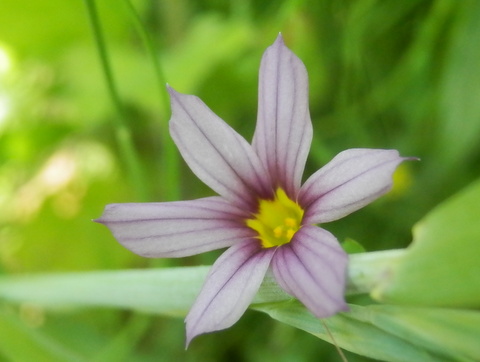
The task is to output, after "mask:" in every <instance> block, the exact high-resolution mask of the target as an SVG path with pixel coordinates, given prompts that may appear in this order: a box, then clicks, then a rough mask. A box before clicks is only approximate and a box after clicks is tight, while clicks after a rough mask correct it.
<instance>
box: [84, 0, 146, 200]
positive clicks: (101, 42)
mask: <svg viewBox="0 0 480 362" xmlns="http://www.w3.org/2000/svg"><path fill="white" fill-rule="evenodd" d="M84 2H85V6H86V8H87V13H88V17H89V20H90V26H91V28H92V32H93V36H94V39H95V43H96V46H97V50H98V55H99V57H100V63H101V66H102V71H103V74H104V75H105V82H106V85H107V89H108V93H109V96H110V99H111V101H112V103H113V106H114V108H115V110H116V111H117V117H112V119H113V121H114V122H115V123H114V128H115V136H116V138H117V142H118V145H119V147H120V151H121V154H122V155H121V156H122V158H123V160H124V162H125V164H126V167H127V170H128V176H129V177H130V181H131V183H132V184H133V187H134V189H135V191H136V193H137V197H138V199H139V201H147V200H148V199H149V197H148V195H149V192H148V190H147V184H146V181H145V176H144V173H143V170H142V167H141V165H140V161H139V159H138V155H137V152H136V151H135V148H134V146H133V142H132V136H131V133H130V130H129V128H128V118H127V114H126V111H125V107H124V105H123V103H122V101H121V99H120V95H119V93H118V90H117V86H116V83H115V79H114V77H113V72H112V67H111V64H110V59H109V56H108V51H107V46H106V43H105V39H104V36H103V30H102V27H101V24H100V18H99V16H98V11H97V7H96V5H95V0H84Z"/></svg>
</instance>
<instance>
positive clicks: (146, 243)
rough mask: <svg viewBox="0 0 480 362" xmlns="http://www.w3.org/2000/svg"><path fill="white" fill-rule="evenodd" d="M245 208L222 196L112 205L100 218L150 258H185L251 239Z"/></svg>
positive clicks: (131, 247) (125, 243)
mask: <svg viewBox="0 0 480 362" xmlns="http://www.w3.org/2000/svg"><path fill="white" fill-rule="evenodd" d="M244 219H245V214H244V212H243V211H241V210H239V209H237V208H236V207H234V206H232V205H230V204H229V203H228V202H227V201H226V200H224V199H222V198H221V197H209V198H204V199H198V200H191V201H175V202H164V203H141V204H136V203H132V204H128V203H127V204H111V205H107V206H106V207H105V211H104V213H103V215H102V216H101V218H100V219H98V220H95V221H97V222H100V223H102V224H105V225H106V226H107V227H108V228H109V229H110V230H111V231H112V233H113V235H114V236H115V238H116V239H117V240H118V241H119V242H120V243H121V244H122V245H123V246H124V247H126V248H127V249H129V250H131V251H133V252H134V253H136V254H139V255H141V256H145V257H149V258H163V257H182V256H188V255H194V254H199V253H203V252H206V251H210V250H215V249H219V248H224V247H228V246H231V245H233V244H235V243H238V242H241V241H242V240H246V239H250V238H251V237H252V235H254V231H253V230H251V229H249V228H247V227H246V226H245V224H244V221H243V220H244Z"/></svg>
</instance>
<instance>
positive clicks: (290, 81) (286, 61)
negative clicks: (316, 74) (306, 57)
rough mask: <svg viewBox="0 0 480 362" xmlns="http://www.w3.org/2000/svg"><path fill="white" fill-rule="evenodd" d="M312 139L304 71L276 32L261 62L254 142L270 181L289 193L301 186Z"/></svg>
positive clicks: (293, 195)
mask: <svg viewBox="0 0 480 362" xmlns="http://www.w3.org/2000/svg"><path fill="white" fill-rule="evenodd" d="M311 139H312V125H311V121H310V114H309V110H308V76H307V71H306V69H305V66H304V65H303V63H302V61H301V60H300V59H299V58H298V57H297V56H295V55H294V54H293V53H292V52H291V51H290V50H289V49H288V48H287V47H286V46H285V44H284V42H283V39H282V37H281V36H280V35H279V37H278V38H277V40H276V41H275V43H274V44H273V45H272V46H270V47H269V48H268V49H267V50H266V52H265V54H264V56H263V58H262V63H261V66H260V80H259V102H258V120H257V127H256V129H255V134H254V137H253V146H254V148H255V150H256V151H257V153H258V155H259V156H260V158H261V160H262V162H263V163H264V165H265V167H266V168H267V169H268V170H269V172H270V174H271V176H272V178H273V181H274V182H276V183H277V184H278V185H277V186H281V187H283V188H284V189H285V190H286V192H287V194H288V195H290V197H295V196H296V193H297V191H298V189H299V187H300V182H301V177H302V173H303V169H304V167H305V161H306V158H307V155H308V151H309V148H310V144H311Z"/></svg>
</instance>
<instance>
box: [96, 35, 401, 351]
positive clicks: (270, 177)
mask: <svg viewBox="0 0 480 362" xmlns="http://www.w3.org/2000/svg"><path fill="white" fill-rule="evenodd" d="M169 93H170V96H171V102H172V118H171V120H170V133H171V136H172V137H173V139H174V141H175V143H176V145H177V147H178V149H179V150H180V153H181V154H182V156H183V158H184V159H185V161H186V163H187V164H188V165H189V167H190V168H191V169H192V171H193V172H194V173H195V174H196V175H197V176H198V178H199V179H201V180H202V181H203V182H204V183H205V184H206V185H208V186H210V187H211V188H212V190H214V191H216V192H217V193H218V194H219V196H213V197H207V198H202V199H197V200H191V201H177V202H165V203H140V204H138V203H132V204H112V205H107V207H106V208H105V211H104V213H103V215H102V217H101V218H100V219H99V220H97V221H98V222H101V223H103V224H105V225H106V226H108V227H109V228H110V230H111V231H112V232H113V235H114V236H115V237H116V239H117V240H118V241H119V242H120V243H121V244H122V245H124V246H125V247H126V248H128V249H130V250H131V251H133V252H135V253H137V254H139V255H142V256H145V257H154V258H158V257H183V256H188V255H193V254H198V253H202V252H206V251H210V250H215V249H219V248H224V247H229V249H227V250H226V251H225V252H224V253H223V254H222V255H221V256H220V257H219V258H218V260H217V261H216V262H215V263H214V264H213V266H212V268H211V270H210V272H209V274H208V276H207V278H206V281H205V283H204V285H203V287H202V290H201V292H200V294H199V295H198V297H197V299H196V301H195V303H194V304H193V306H192V308H191V310H190V312H189V314H188V316H187V318H186V330H187V346H188V344H189V343H190V341H191V340H192V338H194V337H195V336H197V335H199V334H202V333H207V332H212V331H216V330H221V329H225V328H228V327H230V326H231V325H233V324H234V323H235V322H236V321H237V320H238V319H239V318H240V317H241V316H242V314H243V313H244V312H245V310H246V309H247V307H248V306H249V304H250V302H251V301H252V299H253V297H254V295H255V294H256V292H257V290H258V288H259V287H260V284H261V282H262V280H263V278H264V275H265V273H266V272H267V270H268V268H270V267H271V269H272V271H273V274H274V276H275V279H276V280H277V282H278V284H279V285H280V286H281V287H282V288H283V289H284V290H285V291H286V292H287V293H289V294H291V295H292V296H294V297H296V298H298V299H299V300H300V301H301V302H302V303H303V304H304V305H305V306H306V307H307V308H308V309H309V310H310V311H311V312H312V313H313V314H314V315H315V316H317V317H319V318H325V317H329V316H331V315H333V314H335V313H337V312H339V311H344V310H347V305H346V303H345V299H344V290H345V278H346V269H347V262H348V257H347V255H346V253H345V252H344V251H343V249H342V248H341V247H340V245H339V243H338V241H337V239H336V238H335V237H334V236H333V235H332V234H331V233H330V232H328V231H327V230H325V229H323V228H320V227H318V226H316V224H319V223H325V222H329V221H333V220H337V219H339V218H342V217H344V216H346V215H348V214H350V213H351V212H353V211H356V210H358V209H360V208H361V207H363V206H365V205H366V204H368V203H370V202H371V201H373V200H375V199H377V198H378V197H379V196H381V195H383V194H385V193H386V192H387V191H388V190H390V188H391V187H392V175H393V172H394V171H395V169H396V167H397V166H398V165H399V164H400V163H401V162H402V161H403V160H405V158H402V157H400V156H399V154H398V152H397V151H396V150H382V149H349V150H346V151H343V152H341V153H340V154H338V155H337V156H336V157H335V158H333V160H332V161H330V162H329V163H328V164H327V165H326V166H324V167H323V168H321V169H320V170H318V171H317V172H316V173H314V174H313V175H312V176H311V177H310V178H309V179H308V180H307V181H306V182H305V183H304V184H303V186H302V185H301V177H302V174H303V170H304V167H305V162H306V158H307V154H308V151H309V149H310V144H311V140H312V123H311V120H310V115H309V110H308V77H307V71H306V69H305V66H304V65H303V63H302V61H301V60H300V59H299V58H297V57H296V56H295V55H294V54H293V53H292V52H291V51H290V50H289V49H288V48H287V47H286V46H285V44H284V42H283V39H282V36H281V35H279V36H278V38H277V40H276V41H275V43H274V44H273V45H272V46H270V47H269V48H268V49H267V50H266V51H265V54H264V55H263V58H262V62H261V67H260V81H259V106H258V120H257V125H256V129H255V134H254V137H253V142H252V144H249V143H248V142H247V141H246V140H245V139H244V138H242V137H241V136H240V135H239V134H238V133H236V132H235V131H234V130H233V129H232V128H230V127H229V126H228V125H227V124H226V123H225V122H224V121H223V120H221V119H220V118H219V117H218V116H216V115H215V114H214V113H213V112H212V111H211V110H210V109H209V108H208V107H207V106H206V105H205V104H204V103H203V102H202V101H201V100H200V99H199V98H197V97H195V96H191V95H184V94H180V93H178V92H176V91H174V90H173V89H171V88H169Z"/></svg>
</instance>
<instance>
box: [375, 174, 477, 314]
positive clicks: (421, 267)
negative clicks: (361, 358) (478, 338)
mask: <svg viewBox="0 0 480 362" xmlns="http://www.w3.org/2000/svg"><path fill="white" fill-rule="evenodd" d="M479 215H480V181H478V182H476V183H474V184H473V185H471V186H470V187H468V188H467V189H466V190H463V191H462V192H460V193H458V194H457V195H455V196H453V197H452V198H450V199H449V200H447V201H445V202H444V203H443V204H441V205H440V206H438V207H437V208H435V209H434V210H433V211H432V212H430V213H429V214H428V215H427V216H426V217H425V218H424V219H423V220H422V221H420V222H419V223H418V224H417V225H416V226H415V228H414V241H413V243H412V245H411V246H410V247H409V248H408V249H407V252H406V253H405V254H404V255H403V256H402V257H401V258H400V259H399V260H397V262H396V263H394V264H392V266H391V270H389V271H388V272H387V273H386V274H385V275H384V277H383V280H381V281H380V282H379V284H378V286H377V287H376V289H375V290H374V291H373V293H372V296H373V297H374V298H376V299H378V300H380V301H384V302H388V303H403V304H411V305H424V306H443V307H466V308H478V307H480V293H479V292H478V291H479V290H480V263H479V259H480V223H479V219H478V217H479Z"/></svg>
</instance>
